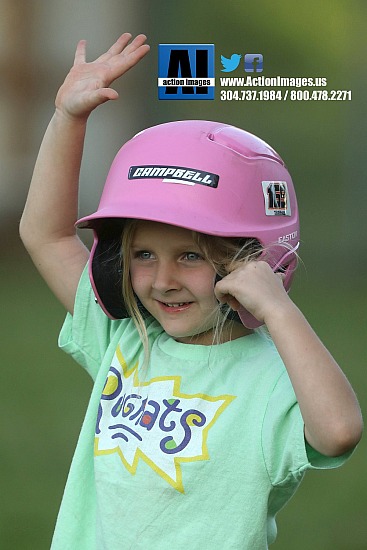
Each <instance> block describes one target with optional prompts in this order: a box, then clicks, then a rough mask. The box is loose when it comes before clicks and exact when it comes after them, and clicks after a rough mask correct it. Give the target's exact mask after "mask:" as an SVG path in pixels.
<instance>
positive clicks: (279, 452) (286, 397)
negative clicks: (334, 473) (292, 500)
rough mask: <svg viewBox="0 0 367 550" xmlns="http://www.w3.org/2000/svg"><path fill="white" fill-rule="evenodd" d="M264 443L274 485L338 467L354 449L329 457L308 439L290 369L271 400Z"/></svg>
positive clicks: (268, 407) (263, 431) (281, 484)
mask: <svg viewBox="0 0 367 550" xmlns="http://www.w3.org/2000/svg"><path fill="white" fill-rule="evenodd" d="M262 446H263V456H264V461H265V465H266V469H267V471H268V475H269V478H270V481H271V483H272V484H273V485H274V486H276V485H277V486H287V484H288V483H289V484H293V483H294V482H295V481H300V480H301V478H302V476H303V474H304V472H305V471H306V470H308V469H328V468H337V467H338V466H341V465H342V464H344V462H345V461H346V460H347V459H348V458H349V456H350V455H351V454H352V452H353V451H350V452H348V453H346V454H344V455H342V456H338V457H328V456H324V455H322V454H321V453H319V452H318V451H316V450H315V449H313V448H312V447H311V446H310V445H309V444H308V443H307V442H306V440H305V437H304V422H303V418H302V415H301V411H300V408H299V405H298V403H297V399H296V396H295V393H294V390H293V387H292V384H291V381H290V379H289V377H288V374H287V372H286V371H285V372H284V373H283V374H282V375H281V376H280V377H279V379H278V381H277V383H276V385H275V387H274V390H273V392H272V394H271V396H270V399H269V401H268V406H267V410H266V413H265V416H264V422H263V430H262Z"/></svg>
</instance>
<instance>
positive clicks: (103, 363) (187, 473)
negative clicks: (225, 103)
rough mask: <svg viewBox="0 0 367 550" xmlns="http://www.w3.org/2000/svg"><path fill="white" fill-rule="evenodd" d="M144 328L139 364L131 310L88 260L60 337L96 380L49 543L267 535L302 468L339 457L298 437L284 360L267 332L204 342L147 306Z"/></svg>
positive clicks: (84, 548)
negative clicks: (103, 305)
mask: <svg viewBox="0 0 367 550" xmlns="http://www.w3.org/2000/svg"><path fill="white" fill-rule="evenodd" d="M147 329H148V335H149V340H150V347H151V358H150V364H149V367H148V368H147V369H146V372H142V369H141V367H140V366H139V365H141V364H142V358H143V351H142V344H141V342H140V339H139V336H138V334H137V331H136V329H135V326H134V324H133V322H132V321H131V320H130V319H124V320H121V321H111V320H110V319H108V318H107V317H106V315H105V314H104V313H103V312H102V310H101V309H100V307H99V306H98V305H97V304H96V303H95V299H94V295H93V292H92V289H91V285H90V282H89V278H88V273H87V271H86V270H85V272H84V273H83V276H82V278H81V281H80V284H79V288H78V292H77V297H76V303H75V312H74V316H73V317H72V316H71V315H68V316H67V318H66V320H65V323H64V326H63V328H62V331H61V334H60V340H59V344H60V347H61V348H62V349H64V350H65V351H66V352H67V353H69V354H71V355H72V356H73V357H74V359H75V360H76V361H77V362H78V363H80V364H81V365H82V366H83V367H84V368H85V369H86V370H87V371H88V373H89V374H90V375H91V376H92V378H93V380H94V386H93V391H92V395H91V398H90V402H89V406H88V410H87V413H86V416H85V420H84V423H83V427H82V430H81V434H80V437H79V441H78V444H77V448H76V451H75V455H74V458H73V461H72V465H71V469H70V473H69V477H68V480H67V484H66V488H65V493H64V496H63V500H62V504H61V508H60V512H59V516H58V520H57V525H56V529H55V534H54V539H53V544H52V549H53V550H66V549H70V550H104V549H105V550H120V549H121V550H128V549H129V550H130V549H133V550H139V549H144V550H168V549H170V550H172V548H174V549H175V550H209V549H210V550H223V549H225V550H230V549H241V550H262V549H266V548H267V547H268V544H271V543H272V542H273V541H274V540H275V537H276V523H275V514H276V513H277V512H278V511H279V510H280V508H282V507H283V506H284V504H285V503H286V502H287V501H288V500H289V498H290V497H291V496H292V495H293V494H294V492H295V491H296V489H297V487H298V485H299V484H300V482H301V480H302V477H303V475H304V472H305V471H306V470H307V469H309V468H314V467H317V468H329V467H335V466H338V465H340V464H341V463H342V462H343V461H344V458H338V459H330V458H327V457H323V456H322V455H320V454H318V453H316V452H315V451H314V450H312V449H310V448H306V444H305V440H304V435H303V429H304V425H303V421H302V417H301V413H300V409H299V406H298V404H297V401H296V398H295V395H294V391H293V388H292V385H291V383H290V380H289V378H288V375H287V372H286V369H285V367H284V365H283V363H282V361H281V359H280V357H279V355H278V353H277V351H276V349H275V347H274V345H273V343H272V342H271V341H269V339H267V338H266V337H264V336H263V335H261V334H258V333H254V334H252V335H249V336H245V337H242V338H239V339H236V340H234V341H231V342H227V343H225V344H221V345H217V346H198V345H190V344H182V343H178V342H176V341H175V340H174V339H172V338H171V337H169V336H168V335H167V334H166V333H165V332H164V331H163V329H162V328H161V327H160V325H159V324H158V323H157V322H156V321H155V320H153V319H151V320H149V321H148V322H147ZM311 455H312V461H310V460H311V459H310V457H311Z"/></svg>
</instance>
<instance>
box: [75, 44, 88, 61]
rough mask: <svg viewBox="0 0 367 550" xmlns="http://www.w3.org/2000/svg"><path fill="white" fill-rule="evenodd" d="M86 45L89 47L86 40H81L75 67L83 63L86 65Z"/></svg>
mask: <svg viewBox="0 0 367 550" xmlns="http://www.w3.org/2000/svg"><path fill="white" fill-rule="evenodd" d="M86 45H87V41H86V40H79V42H78V45H77V47H76V50H75V57H74V66H75V65H80V64H81V63H85V51H86Z"/></svg>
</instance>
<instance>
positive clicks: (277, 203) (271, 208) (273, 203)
mask: <svg viewBox="0 0 367 550" xmlns="http://www.w3.org/2000/svg"><path fill="white" fill-rule="evenodd" d="M262 186H263V193H264V199H265V214H266V215H267V216H291V202H290V200H289V193H288V186H287V182H286V181H263V182H262Z"/></svg>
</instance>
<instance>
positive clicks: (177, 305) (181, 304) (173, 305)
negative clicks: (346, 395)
mask: <svg viewBox="0 0 367 550" xmlns="http://www.w3.org/2000/svg"><path fill="white" fill-rule="evenodd" d="M162 304H163V305H165V306H166V307H182V306H188V305H189V304H191V302H177V303H172V304H167V303H166V302H162Z"/></svg>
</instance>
